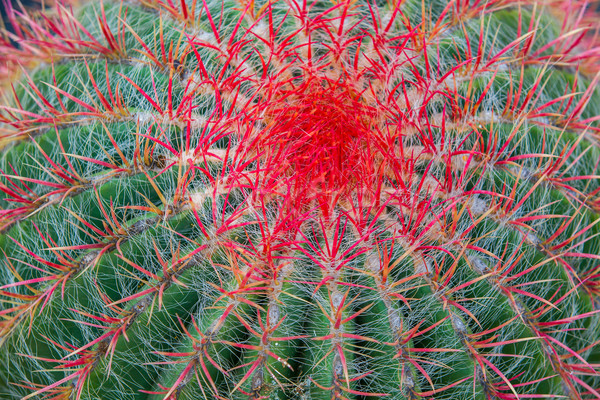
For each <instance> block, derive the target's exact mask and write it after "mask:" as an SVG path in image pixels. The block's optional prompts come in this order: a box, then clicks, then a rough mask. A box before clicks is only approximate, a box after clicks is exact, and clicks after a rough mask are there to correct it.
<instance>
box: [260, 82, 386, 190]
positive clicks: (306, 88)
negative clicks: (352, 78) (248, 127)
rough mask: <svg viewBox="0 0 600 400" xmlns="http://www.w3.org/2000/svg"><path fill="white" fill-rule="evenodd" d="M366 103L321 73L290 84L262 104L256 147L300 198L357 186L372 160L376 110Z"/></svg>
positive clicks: (366, 177) (348, 87)
mask: <svg viewBox="0 0 600 400" xmlns="http://www.w3.org/2000/svg"><path fill="white" fill-rule="evenodd" d="M365 103H366V102H365V101H364V99H363V98H362V97H361V93H359V92H358V91H356V90H354V88H353V87H352V86H351V85H350V84H348V83H347V82H343V81H333V80H330V79H327V78H324V77H320V78H315V79H313V80H308V81H304V82H302V83H301V84H300V85H296V86H294V85H289V87H286V90H279V91H278V92H277V94H276V95H275V96H274V97H273V98H272V100H271V101H270V102H269V105H268V106H267V107H266V110H267V117H266V118H265V120H266V122H267V123H268V127H267V128H266V129H264V130H263V131H262V132H261V135H262V136H261V138H260V140H259V149H261V150H262V151H266V152H267V153H268V155H267V157H269V156H270V159H271V160H272V164H273V167H274V171H276V173H277V174H278V175H279V176H286V177H288V178H290V180H289V182H291V185H290V187H291V188H292V189H291V190H293V191H295V192H301V193H302V196H303V197H304V198H305V199H304V200H307V199H309V198H314V197H322V196H324V195H325V196H327V197H329V196H331V195H333V196H335V195H339V194H343V193H345V192H347V190H349V189H350V188H352V189H353V190H355V189H356V187H357V185H358V186H363V184H364V183H367V181H368V180H369V177H370V176H371V175H372V174H371V171H372V169H373V161H374V157H373V144H374V143H373V141H374V140H375V139H376V132H377V129H376V124H375V120H374V119H375V116H376V109H375V108H374V107H372V106H368V105H366V104H365ZM296 201H298V199H297V198H296Z"/></svg>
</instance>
